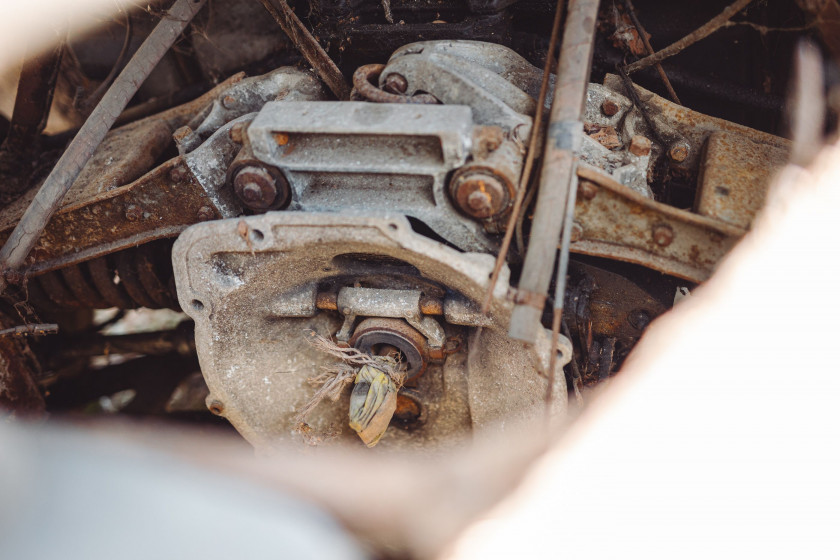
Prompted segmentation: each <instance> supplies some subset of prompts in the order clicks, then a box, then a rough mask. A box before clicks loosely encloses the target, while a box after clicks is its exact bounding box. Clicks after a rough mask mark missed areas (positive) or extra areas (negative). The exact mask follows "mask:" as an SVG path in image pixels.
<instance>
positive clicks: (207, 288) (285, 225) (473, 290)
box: [173, 212, 571, 449]
mask: <svg viewBox="0 0 840 560" xmlns="http://www.w3.org/2000/svg"><path fill="white" fill-rule="evenodd" d="M173 264H174V266H175V276H176V283H177V286H178V297H179V301H180V302H181V304H182V306H183V307H184V310H185V312H186V313H187V314H189V315H190V316H191V317H193V319H194V320H195V322H196V348H197V350H198V355H199V359H200V362H201V369H202V372H203V374H204V376H205V379H206V381H207V384H208V386H209V388H210V391H211V396H210V397H209V398H208V402H212V404H213V405H214V406H215V407H216V410H217V411H218V413H219V414H222V415H224V416H225V418H227V419H228V420H229V421H230V422H231V423H232V424H233V425H234V426H235V427H236V428H237V429H238V430H239V432H240V433H241V434H243V435H244V436H245V437H246V438H247V439H248V440H249V441H251V442H252V443H253V444H254V445H255V446H257V447H258V448H263V449H265V448H271V447H272V446H273V445H275V444H276V443H278V442H280V441H288V440H294V439H295V437H296V436H294V435H293V434H292V430H293V428H294V425H293V421H292V419H293V417H294V415H295V410H296V409H297V408H299V407H300V406H302V405H303V404H304V403H305V402H306V401H307V400H308V398H309V397H310V396H311V394H312V392H313V391H314V389H312V388H311V387H309V385H308V384H307V383H306V381H307V379H309V378H310V377H313V376H315V375H317V373H318V371H319V366H320V365H324V364H325V360H326V361H327V363H328V362H329V360H330V358H329V357H327V356H325V355H324V354H322V353H320V352H318V351H316V350H314V349H313V348H311V347H310V345H309V344H307V343H306V341H305V340H306V331H307V330H310V329H311V330H314V331H315V332H317V333H319V334H321V335H323V336H327V337H329V336H335V335H336V333H338V332H339V331H340V329H341V326H342V324H345V323H346V321H345V317H346V316H348V315H353V314H354V313H353V308H355V309H356V313H360V312H363V313H371V314H374V313H375V314H377V315H378V316H377V317H373V319H375V322H373V323H371V322H365V321H369V320H370V319H365V321H362V322H360V323H359V324H358V325H354V326H355V331H354V334H353V335H351V336H350V338H349V340H348V343H349V342H350V341H353V342H352V343H353V344H358V345H359V346H362V347H367V345H368V344H370V346H371V347H375V346H376V345H378V344H391V345H394V346H397V347H398V348H400V346H402V348H401V350H402V351H403V352H404V353H405V355H406V356H409V357H413V358H414V359H416V356H414V355H413V352H412V348H416V349H417V350H418V352H419V353H420V354H421V358H420V359H421V362H422V353H423V352H424V351H428V352H429V354H432V351H433V350H434V349H435V346H437V345H441V344H442V345H443V350H444V352H443V353H442V354H443V355H441V356H440V359H435V358H434V356H431V355H430V357H429V359H428V361H427V362H426V370H425V372H423V375H416V376H415V378H416V383H415V385H414V387H412V388H411V393H410V395H409V396H408V397H406V398H408V399H409V401H410V402H411V403H413V404H411V406H408V405H405V399H403V402H404V405H405V407H406V408H412V409H414V408H415V405H416V406H418V407H420V409H421V413H420V414H419V415H416V416H422V418H423V419H424V420H423V422H419V423H410V424H409V426H410V427H411V430H410V431H406V430H393V429H392V430H389V431H388V432H386V433H385V435H384V436H383V438H382V441H381V442H380V443H379V445H380V446H384V447H393V446H405V445H443V444H444V442H448V443H453V442H457V441H460V438H463V437H465V436H467V435H468V434H470V433H471V432H473V431H476V432H481V430H482V429H483V428H486V427H488V426H490V425H492V424H494V423H495V422H497V421H502V420H503V419H505V420H512V419H515V418H524V417H532V416H533V415H535V414H542V413H543V412H542V411H543V410H544V406H545V405H544V401H543V395H544V393H545V379H544V377H542V375H541V373H540V372H542V371H545V368H547V367H548V359H549V354H550V352H549V336H548V334H547V332H546V331H544V332H542V333H541V335H540V337H539V341H538V344H536V345H535V346H532V347H524V346H522V345H519V344H515V343H514V342H513V341H510V340H509V339H508V338H507V336H506V335H505V332H506V328H507V321H508V320H509V316H510V311H511V308H512V304H511V302H510V301H509V300H508V299H507V273H506V272H505V274H504V275H503V278H502V281H501V282H500V283H499V284H498V286H497V288H496V291H495V298H494V299H493V302H492V305H491V308H490V314H489V316H488V317H484V318H483V322H482V321H481V320H478V321H476V323H480V324H483V325H484V328H483V329H482V331H481V334H480V336H478V335H477V334H476V331H475V329H465V328H464V327H461V326H458V325H456V324H453V323H454V322H463V323H467V322H469V320H470V317H471V315H470V310H471V309H476V308H477V304H476V302H477V301H479V300H480V299H481V297H482V296H483V294H484V291H485V289H486V286H487V283H488V278H489V274H490V271H491V270H492V267H493V264H494V260H493V258H492V256H491V255H489V254H486V253H485V254H480V253H462V252H459V251H457V250H455V249H452V248H449V247H447V246H445V245H444V244H441V243H439V242H437V241H434V240H432V239H429V238H428V237H425V236H423V235H420V234H418V233H415V232H414V231H412V229H411V226H410V224H409V222H408V221H407V220H406V218H405V217H404V216H400V215H395V214H392V215H387V214H385V215H379V216H374V215H370V214H369V215H368V216H359V215H352V214H350V213H344V214H339V213H331V214H322V213H314V212H272V213H267V214H261V215H258V216H251V217H247V218H242V219H238V220H237V219H233V220H221V221H215V222H208V223H204V224H197V225H195V226H193V227H192V228H190V229H188V230H187V231H185V232H184V233H183V234H182V235H181V236H180V237H179V239H178V241H177V242H176V245H175V248H174V250H173ZM357 284H358V285H357ZM342 288H343V289H344V290H345V291H344V292H342V291H341V289H342ZM371 290H372V291H371ZM386 290H388V291H386ZM420 292H423V293H427V294H430V295H432V296H433V299H435V298H438V299H440V300H443V301H442V303H441V304H430V303H429V300H428V299H427V300H426V304H425V305H424V304H422V303H421V302H422V301H423V300H422V299H421V297H420ZM319 293H337V294H340V295H337V296H336V299H335V306H336V309H338V311H335V312H334V311H329V310H327V311H324V310H322V309H321V308H326V309H330V308H332V303H331V301H330V299H331V298H330V297H328V296H319ZM450 294H451V295H450ZM373 296H376V297H373ZM441 296H442V297H441ZM319 302H320V305H319ZM343 304H346V305H345V306H346V307H347V311H348V313H347V314H342V310H341V307H342V305H343ZM424 308H425V309H426V310H428V311H434V312H436V313H437V312H443V315H442V316H440V317H442V318H443V319H444V320H446V318H447V317H450V318H452V319H455V321H453V322H452V323H450V322H448V321H447V322H439V319H435V318H433V317H431V316H429V315H425V314H424V313H423V309H424ZM400 312H402V313H403V318H402V319H397V318H396V317H394V316H395V315H399V313H400ZM379 314H384V315H386V316H382V315H379ZM406 314H407V315H411V316H412V317H405V315H406ZM387 315H390V317H387ZM475 315H478V314H474V315H473V317H474V316H475ZM479 317H480V316H479ZM386 319H392V320H394V321H397V320H398V321H401V322H402V321H405V322H404V323H401V325H404V326H401V327H396V326H395V324H393V323H391V322H390V321H387V322H385V321H386ZM409 321H410V322H413V323H414V326H413V327H412V329H413V330H408V329H406V328H405V327H409V326H410V325H409ZM383 322H385V323H383ZM418 322H419V324H420V326H421V327H422V328H417V325H418ZM432 322H434V325H432ZM414 331H416V333H422V336H421V337H418V336H416V334H414ZM394 332H399V333H401V334H400V335H398V336H394V337H389V338H387V339H386V338H384V336H383V335H384V334H385V333H394ZM374 335H375V336H374ZM370 336H374V338H373V339H371V338H368V337H370ZM456 336H460V337H461V339H462V340H463V341H464V344H463V345H462V346H461V348H460V350H457V348H458V345H452V346H450V345H448V344H447V343H448V341H449V340H450V339H452V340H453V341H454V340H455V338H456ZM354 337H355V338H354ZM441 337H445V338H444V340H443V341H441ZM337 338H338V337H337ZM472 345H475V347H471V346H472ZM424 347H426V348H427V349H428V350H424ZM556 351H557V352H559V361H560V363H567V362H568V361H569V359H571V348H570V343H569V341H568V340H566V339H565V338H563V339H561V346H560V347H559V348H558V349H556ZM446 352H453V353H451V354H449V355H447V354H446ZM440 360H442V363H441V361H440ZM409 363H411V361H409ZM415 364H416V362H415ZM415 364H413V365H415ZM421 367H422V366H421ZM559 383H560V384H561V385H562V387H561V386H558V388H557V389H556V391H555V393H556V395H557V398H556V400H555V401H554V403H553V407H554V410H555V412H556V413H562V411H563V410H565V405H566V398H565V390H563V387H564V386H565V385H564V384H565V381H564V380H562V379H561V380H560V381H559ZM407 394H408V393H407ZM412 399H414V400H412ZM346 410H347V402H346V395H345V397H343V398H342V400H340V401H339V403H338V404H337V405H332V404H327V403H322V404H321V405H320V406H319V408H318V409H317V411H318V417H317V418H314V419H313V420H312V421H311V422H310V424H311V425H312V427H313V429H314V430H317V431H319V432H320V433H335V434H337V435H339V436H340V437H342V438H345V437H346V438H350V439H353V438H355V437H356V436H355V435H354V433H353V432H352V431H351V430H350V429H349V428H348V427H347V425H346ZM406 415H407V416H409V417H410V416H412V415H411V414H410V413H408V412H407V413H406ZM308 422H309V421H308Z"/></svg>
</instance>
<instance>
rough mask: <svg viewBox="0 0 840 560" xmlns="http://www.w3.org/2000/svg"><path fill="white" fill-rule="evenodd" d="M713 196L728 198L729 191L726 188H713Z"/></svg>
mask: <svg viewBox="0 0 840 560" xmlns="http://www.w3.org/2000/svg"><path fill="white" fill-rule="evenodd" d="M715 194H718V195H720V196H729V189H727V188H726V187H715Z"/></svg>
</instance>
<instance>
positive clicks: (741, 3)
mask: <svg viewBox="0 0 840 560" xmlns="http://www.w3.org/2000/svg"><path fill="white" fill-rule="evenodd" d="M750 2H752V0H736V1H735V2H733V3H732V4H730V5H729V6H727V7H726V8H724V10H723V11H722V12H721V13H719V14H718V15H716V16H715V17H713V18H712V19H710V20H709V21H707V22H706V23H704V24H703V25H701V26H700V27H698V28H697V29H695V30H694V31H692V32H691V33H689V34H688V35H686V36H685V37H683V38H682V39H680V40H679V41H676V42H675V43H671V44H670V45H668V46H667V47H665V48H664V49H662V50H661V51H659V52H656V53H654V54H652V55H650V56H646V57H645V58H643V59H641V60H637V61H636V62H634V63H633V64H628V65H627V67H626V68H625V69H624V70H625V71H626V72H627V73H628V74H632V73H633V72H637V71H639V70H644V69H645V68H648V67H650V66H653V65H654V64H659V63H660V62H662V61H663V60H665V59H666V58H670V57H672V56H674V55H675V54H677V53H679V52H681V51H682V50H683V49H685V48H687V47H690V46H691V45H693V44H694V43H696V42H697V41H701V40H703V39H705V38H706V37H708V36H709V35H711V34H712V33H714V32H715V31H717V30H718V29H720V28H721V27H724V26H725V25H726V23H727V22H728V21H729V20H730V19H732V17H733V16H735V14H737V13H738V12H740V11H741V10H743V9H744V8H746V7H747V5H749V3H750Z"/></svg>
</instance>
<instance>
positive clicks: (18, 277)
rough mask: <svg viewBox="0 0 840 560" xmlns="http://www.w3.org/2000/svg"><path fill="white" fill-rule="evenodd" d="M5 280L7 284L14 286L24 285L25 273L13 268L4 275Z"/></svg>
mask: <svg viewBox="0 0 840 560" xmlns="http://www.w3.org/2000/svg"><path fill="white" fill-rule="evenodd" d="M3 278H5V279H6V282H8V283H9V284H11V285H13V286H19V285H21V284H23V279H24V276H23V273H22V272H21V271H19V270H17V269H14V268H11V269H9V270H7V271H6V272H4V273H3Z"/></svg>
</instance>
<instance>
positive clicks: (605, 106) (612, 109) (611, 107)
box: [601, 99, 620, 117]
mask: <svg viewBox="0 0 840 560" xmlns="http://www.w3.org/2000/svg"><path fill="white" fill-rule="evenodd" d="M619 109H620V107H619V106H618V103H616V102H615V101H613V100H612V99H604V102H603V103H601V112H602V113H604V115H606V116H608V117H612V116H613V115H615V114H616V113H618V110H619Z"/></svg>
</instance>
